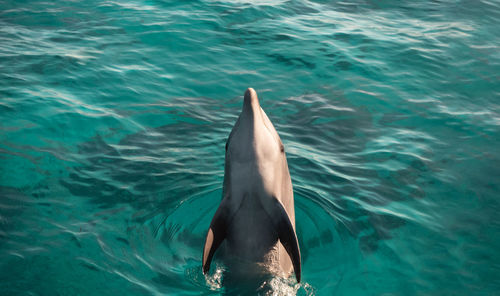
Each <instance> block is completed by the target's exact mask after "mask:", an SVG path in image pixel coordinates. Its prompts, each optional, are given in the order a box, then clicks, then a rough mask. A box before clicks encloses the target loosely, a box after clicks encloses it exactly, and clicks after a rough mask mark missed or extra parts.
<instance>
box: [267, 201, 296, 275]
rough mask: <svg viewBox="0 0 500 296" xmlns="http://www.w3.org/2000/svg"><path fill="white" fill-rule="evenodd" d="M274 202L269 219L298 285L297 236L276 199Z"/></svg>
mask: <svg viewBox="0 0 500 296" xmlns="http://www.w3.org/2000/svg"><path fill="white" fill-rule="evenodd" d="M274 200H275V203H274V204H275V206H274V209H273V212H274V213H273V214H274V215H272V217H271V219H272V220H273V223H274V227H275V229H276V232H277V233H278V238H279V240H280V242H281V244H282V245H283V247H285V250H286V252H287V253H288V256H290V259H291V260H292V265H293V270H294V271H295V277H296V278H297V282H299V283H300V249H299V242H298V240H297V236H296V235H295V230H293V226H292V223H291V222H290V219H289V218H288V214H287V213H286V211H285V209H284V208H283V205H281V202H279V201H278V200H277V199H274Z"/></svg>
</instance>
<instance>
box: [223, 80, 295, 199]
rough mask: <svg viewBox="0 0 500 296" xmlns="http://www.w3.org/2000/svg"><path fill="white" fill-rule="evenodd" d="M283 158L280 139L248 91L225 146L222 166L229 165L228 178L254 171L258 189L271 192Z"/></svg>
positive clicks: (284, 160) (251, 92)
mask: <svg viewBox="0 0 500 296" xmlns="http://www.w3.org/2000/svg"><path fill="white" fill-rule="evenodd" d="M284 155H285V154H284V147H283V144H282V142H281V139H280V137H279V135H278V133H277V132H276V130H275V128H274V126H273V124H272V123H271V121H270V120H269V118H268V117H267V115H266V113H265V112H264V110H262V108H261V107H260V103H259V98H258V97H257V93H256V92H255V90H254V89H253V88H248V89H247V90H246V91H245V95H244V98H243V109H242V111H241V114H240V117H239V118H238V121H237V122H236V124H235V126H234V127H233V130H232V131H231V134H230V136H229V138H228V140H227V143H226V163H228V162H230V163H231V165H230V166H229V169H230V170H231V172H230V174H231V177H232V178H238V176H239V175H240V174H239V173H238V172H239V171H243V172H244V174H241V175H242V176H248V173H247V172H248V170H255V172H256V173H257V176H258V177H260V179H259V181H261V182H263V183H262V185H264V187H266V188H267V189H268V191H273V189H272V187H273V186H272V184H274V183H275V182H274V181H275V180H274V178H275V177H281V176H279V175H280V174H279V171H280V170H281V168H284V166H283V165H285V167H286V158H285V156H284ZM235 170H236V171H235ZM233 180H234V179H233ZM234 181H236V180H234ZM241 181H242V182H244V181H245V180H243V179H242V180H241ZM246 181H247V182H248V181H249V180H246Z"/></svg>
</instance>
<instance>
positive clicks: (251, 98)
mask: <svg viewBox="0 0 500 296" xmlns="http://www.w3.org/2000/svg"><path fill="white" fill-rule="evenodd" d="M242 112H243V113H247V114H254V115H259V114H260V104H259V98H258V97H257V92H255V90H254V89H253V88H251V87H249V88H247V90H246V91H245V96H244V99H243V110H242Z"/></svg>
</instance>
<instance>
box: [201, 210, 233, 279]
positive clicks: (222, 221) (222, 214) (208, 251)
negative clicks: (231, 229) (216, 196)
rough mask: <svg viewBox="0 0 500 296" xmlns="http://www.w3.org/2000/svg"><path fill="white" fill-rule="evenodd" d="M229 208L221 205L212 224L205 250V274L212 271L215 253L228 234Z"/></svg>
mask: <svg viewBox="0 0 500 296" xmlns="http://www.w3.org/2000/svg"><path fill="white" fill-rule="evenodd" d="M227 217H228V215H227V207H226V206H225V203H221V205H220V206H219V208H218V209H217V212H215V215H214V217H213V219H212V223H210V228H209V229H208V233H207V238H206V239H205V247H204V248H203V273H205V274H206V273H207V272H208V271H209V270H210V263H211V262H212V257H213V256H214V254H215V251H216V250H217V248H218V247H219V246H220V244H221V243H222V241H224V239H225V238H226V234H227V225H228V223H227Z"/></svg>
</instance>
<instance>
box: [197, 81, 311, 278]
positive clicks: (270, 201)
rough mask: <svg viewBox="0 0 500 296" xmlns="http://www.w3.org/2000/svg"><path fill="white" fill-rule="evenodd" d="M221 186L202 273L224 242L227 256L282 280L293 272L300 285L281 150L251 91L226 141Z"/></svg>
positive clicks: (290, 191)
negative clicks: (219, 198) (253, 265)
mask: <svg viewBox="0 0 500 296" xmlns="http://www.w3.org/2000/svg"><path fill="white" fill-rule="evenodd" d="M223 182H224V183H223V192H222V201H221V203H220V205H219V207H218V209H217V211H216V212H215V215H214V217H213V219H212V222H211V223H210V227H209V229H208V232H207V236H206V240H205V246H204V248H203V273H204V274H206V273H207V272H208V271H209V270H210V263H211V261H212V257H213V256H214V254H215V251H216V250H217V248H218V247H219V246H220V245H221V243H222V242H225V246H224V249H225V251H223V252H224V253H223V254H224V256H225V257H231V258H236V260H237V261H238V262H246V263H251V264H257V265H258V266H263V267H264V268H265V269H266V270H267V271H269V272H271V273H272V274H275V275H279V276H282V277H288V276H290V274H291V273H292V271H295V277H296V279H297V282H299V283H300V276H301V274H300V273H301V263H300V249H299V243H298V240H297V235H296V233H295V210H294V201H293V188H292V181H291V179H290V173H289V171H288V164H287V161H286V155H285V150H284V146H283V143H282V142H281V139H280V137H279V135H278V133H277V132H276V130H275V129H274V126H273V124H272V123H271V121H270V120H269V118H268V117H267V115H266V113H265V112H264V110H263V109H262V108H261V107H260V104H259V99H258V98H257V93H256V92H255V90H254V89H252V88H248V89H247V90H246V91H245V94H244V99H243V109H242V111H241V114H240V116H239V118H238V120H237V121H236V124H235V125H234V127H233V129H232V131H231V133H230V134H229V137H228V139H227V142H226V156H225V165H224V181H223ZM251 264H250V265H251ZM240 269H241V268H240ZM240 271H241V270H240ZM244 272H246V271H244Z"/></svg>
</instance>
